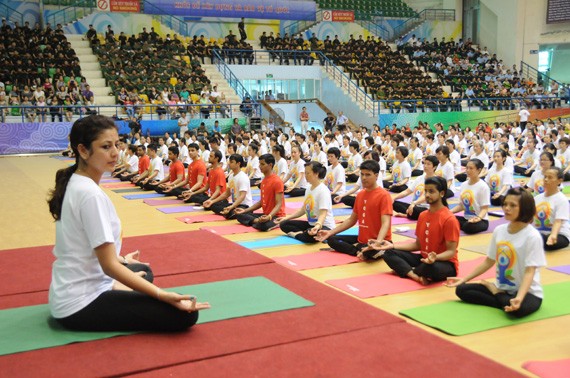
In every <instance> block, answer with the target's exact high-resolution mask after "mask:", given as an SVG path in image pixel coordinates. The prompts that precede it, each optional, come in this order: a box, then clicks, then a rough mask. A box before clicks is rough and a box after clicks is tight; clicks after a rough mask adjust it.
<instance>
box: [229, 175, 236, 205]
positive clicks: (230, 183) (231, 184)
mask: <svg viewBox="0 0 570 378" xmlns="http://www.w3.org/2000/svg"><path fill="white" fill-rule="evenodd" d="M228 189H229V190H230V193H231V197H232V202H234V201H235V191H236V184H235V182H234V180H230V182H228Z"/></svg>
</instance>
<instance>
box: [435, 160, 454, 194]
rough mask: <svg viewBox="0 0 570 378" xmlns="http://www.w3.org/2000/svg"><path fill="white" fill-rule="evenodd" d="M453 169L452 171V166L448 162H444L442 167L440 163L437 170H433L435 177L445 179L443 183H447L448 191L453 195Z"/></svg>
mask: <svg viewBox="0 0 570 378" xmlns="http://www.w3.org/2000/svg"><path fill="white" fill-rule="evenodd" d="M454 172H455V171H454V169H453V164H451V162H450V161H449V160H448V161H447V162H445V164H444V165H441V163H439V165H438V166H437V169H436V170H435V175H436V176H439V177H443V178H444V179H445V181H447V182H448V186H449V187H448V188H447V189H449V190H451V191H452V192H453V193H455V173H454ZM449 180H451V185H449Z"/></svg>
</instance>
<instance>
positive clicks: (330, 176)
mask: <svg viewBox="0 0 570 378" xmlns="http://www.w3.org/2000/svg"><path fill="white" fill-rule="evenodd" d="M324 184H325V185H326V187H327V188H329V190H330V191H331V192H332V191H333V190H334V175H333V173H332V171H330V172H329V173H328V174H327V176H326V177H325V181H324Z"/></svg>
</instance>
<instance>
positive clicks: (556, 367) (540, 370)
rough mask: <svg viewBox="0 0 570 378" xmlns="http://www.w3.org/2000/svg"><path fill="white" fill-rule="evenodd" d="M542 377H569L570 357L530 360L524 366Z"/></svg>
mask: <svg viewBox="0 0 570 378" xmlns="http://www.w3.org/2000/svg"><path fill="white" fill-rule="evenodd" d="M522 367H523V368H525V369H526V370H528V371H530V372H531V373H533V374H536V375H537V376H539V377H540V378H562V377H567V376H568V372H570V358H566V359H564V360H554V361H528V362H525V363H524V364H523V366H522Z"/></svg>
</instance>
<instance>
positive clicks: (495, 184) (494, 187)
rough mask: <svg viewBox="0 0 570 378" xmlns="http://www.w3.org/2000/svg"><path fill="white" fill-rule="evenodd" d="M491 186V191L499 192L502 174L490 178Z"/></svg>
mask: <svg viewBox="0 0 570 378" xmlns="http://www.w3.org/2000/svg"><path fill="white" fill-rule="evenodd" d="M489 187H490V188H491V193H493V194H494V193H497V192H498V191H499V190H501V176H499V175H493V176H491V177H490V178H489Z"/></svg>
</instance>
